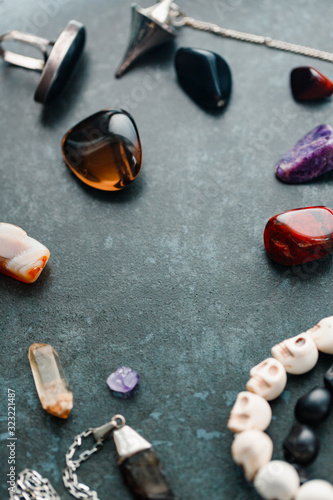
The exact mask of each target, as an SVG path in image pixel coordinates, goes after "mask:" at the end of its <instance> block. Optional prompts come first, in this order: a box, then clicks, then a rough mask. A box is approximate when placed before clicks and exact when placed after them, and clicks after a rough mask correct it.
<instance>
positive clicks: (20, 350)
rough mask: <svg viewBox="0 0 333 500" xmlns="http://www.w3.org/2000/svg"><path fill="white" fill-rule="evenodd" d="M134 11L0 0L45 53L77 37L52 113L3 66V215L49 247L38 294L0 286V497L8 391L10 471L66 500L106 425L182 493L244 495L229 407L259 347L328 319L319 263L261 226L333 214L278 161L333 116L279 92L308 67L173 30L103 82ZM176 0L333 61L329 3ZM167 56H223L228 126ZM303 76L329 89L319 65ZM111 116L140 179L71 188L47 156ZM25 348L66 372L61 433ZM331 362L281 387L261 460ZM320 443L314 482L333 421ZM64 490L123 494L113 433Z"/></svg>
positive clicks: (252, 497)
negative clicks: (294, 211)
mask: <svg viewBox="0 0 333 500" xmlns="http://www.w3.org/2000/svg"><path fill="white" fill-rule="evenodd" d="M130 3H131V0H128V1H125V0H98V1H96V2H92V1H91V0H45V1H44V0H43V1H42V0H2V1H0V33H4V32H6V31H9V30H12V29H18V30H21V31H25V32H32V33H35V34H37V35H39V36H42V37H47V38H49V39H51V40H52V39H55V38H56V37H57V36H58V35H59V33H60V32H61V30H62V29H63V27H64V26H65V25H66V23H67V22H68V21H69V20H70V19H77V20H78V21H80V22H82V23H83V24H84V25H85V26H86V29H87V45H86V47H85V51H84V53H83V56H82V58H81V59H80V61H79V63H78V66H77V67H76V71H75V73H73V76H72V79H71V82H70V85H68V86H67V87H66V89H64V92H63V93H62V94H61V96H59V100H56V101H55V103H54V105H51V104H50V105H49V106H47V107H44V108H43V107H41V106H40V105H39V104H37V103H35V102H34V100H33V92H34V89H35V87H36V85H37V82H38V78H39V76H38V74H36V73H35V72H33V71H27V70H24V69H19V68H14V67H11V66H8V65H6V64H5V63H3V62H1V61H0V89H1V93H0V110H1V121H0V131H1V134H0V144H1V155H0V214H1V221H5V222H9V223H12V224H17V225H18V226H20V227H23V228H24V229H25V230H26V231H27V232H28V234H33V235H34V237H35V238H36V239H38V240H39V241H42V242H43V244H45V245H47V247H48V248H49V249H50V252H51V257H50V260H49V262H48V265H47V267H46V268H45V270H44V271H43V273H42V275H41V277H40V278H39V279H38V281H37V282H36V283H35V284H34V285H25V284H23V283H19V282H17V281H16V280H13V279H10V278H8V277H6V276H3V275H1V276H0V303H1V318H0V326H1V336H0V346H1V349H0V361H1V366H2V367H5V368H3V369H2V370H1V403H0V406H1V414H0V416H1V420H0V438H1V440H0V463H1V465H2V467H1V470H0V498H1V499H6V498H7V497H8V495H7V485H6V481H7V479H6V473H7V471H8V467H9V465H8V464H7V460H8V449H7V447H6V444H7V437H8V434H7V427H8V424H7V421H8V418H7V414H8V405H7V390H8V388H10V389H13V390H15V392H16V427H17V433H16V435H17V444H16V455H17V463H16V467H17V471H21V470H23V469H24V468H26V467H33V468H35V469H36V470H37V471H38V472H40V473H41V474H42V475H43V476H46V477H48V478H49V480H50V481H51V483H52V485H53V486H54V487H55V488H56V490H57V491H58V493H59V495H60V496H61V499H62V500H71V498H72V497H71V496H70V495H69V494H68V493H67V492H66V491H65V488H64V486H63V483H62V478H61V472H62V470H63V468H64V465H65V461H64V456H65V452H66V451H67V449H68V447H69V446H70V445H71V443H72V442H73V438H74V436H75V435H76V434H78V433H80V432H82V431H84V430H86V429H87V428H88V427H97V426H100V425H102V424H104V423H105V422H108V421H109V420H110V418H111V416H112V415H114V414H116V413H120V414H122V415H124V416H125V418H126V419H127V421H128V423H129V425H130V426H131V427H133V428H134V429H135V430H137V431H138V432H140V434H142V435H143V436H144V437H145V438H146V439H148V440H149V442H150V443H152V444H153V446H154V449H155V450H156V452H157V453H158V456H159V458H160V459H161V462H162V463H163V466H164V469H165V472H166V474H167V477H168V479H169V481H170V485H171V487H172V491H173V492H174V495H175V496H176V497H178V498H180V499H182V500H203V499H209V500H230V499H234V500H258V497H257V496H256V494H255V492H254V490H253V488H252V487H251V486H250V485H249V484H248V483H247V481H246V480H245V479H244V477H243V474H242V471H241V470H240V469H239V468H238V467H237V466H236V465H235V464H234V463H233V462H232V458H231V454H230V446H231V443H232V440H233V436H232V435H231V433H229V432H228V430H227V427H226V425H227V421H228V417H229V413H230V410H231V408H232V405H233V403H234V401H235V398H236V395H237V393H238V392H239V391H241V390H244V387H245V384H246V382H247V380H248V378H249V371H250V369H251V368H252V367H253V366H255V365H257V364H258V363H259V362H260V361H262V360H263V359H265V358H267V357H268V356H269V355H270V349H271V347H272V346H273V345H275V344H277V343H278V342H281V341H282V340H283V339H284V338H286V337H291V336H293V335H297V334H298V333H300V332H304V331H306V330H307V329H309V328H311V327H312V326H314V325H315V324H316V323H317V322H318V321H319V320H320V319H321V318H324V317H326V316H331V315H332V314H333V312H332V295H333V266H332V259H331V257H327V258H326V259H324V260H323V261H322V260H321V261H319V260H318V261H315V262H313V263H310V264H307V265H304V266H295V267H293V266H291V267H290V268H285V267H283V266H280V265H278V264H276V263H274V262H272V261H271V260H270V259H269V258H268V257H267V256H266V254H265V250H264V247H263V243H262V232H263V229H264V226H265V224H266V222H267V220H268V219H269V217H271V216H272V215H273V214H277V213H281V212H283V211H285V210H289V209H291V208H296V207H302V206H313V205H318V203H320V204H322V205H324V206H329V207H331V208H333V206H332V204H333V201H332V200H333V196H332V192H333V178H332V177H331V175H330V174H326V175H325V176H324V177H323V178H318V179H317V181H316V182H313V183H311V185H310V184H300V185H297V186H296V185H286V184H283V183H281V182H279V181H278V179H276V177H275V175H274V171H273V168H272V166H273V165H274V164H275V162H276V161H277V160H278V159H279V158H280V157H281V153H282V152H284V151H285V150H286V145H287V147H288V145H292V144H295V143H296V142H297V140H298V139H299V138H300V137H301V136H302V134H303V131H304V132H306V131H308V130H312V129H313V128H314V127H315V126H316V125H318V124H319V123H331V121H332V110H333V108H332V103H330V102H325V103H318V104H314V105H311V107H310V106H308V105H304V104H302V105H300V104H298V103H296V102H295V100H294V99H293V97H292V95H291V92H290V87H289V81H288V76H289V73H290V70H291V68H293V67H295V66H296V65H306V64H310V65H312V64H313V65H314V62H312V61H311V60H309V59H306V58H303V57H301V56H297V55H294V54H285V53H283V52H279V51H274V50H270V49H267V48H264V47H260V46H257V45H251V44H246V43H241V42H237V41H234V40H228V39H223V38H220V37H218V36H214V35H210V34H208V33H202V32H199V31H195V30H191V29H187V28H184V29H183V30H181V31H180V32H179V39H178V41H176V43H175V46H172V45H171V46H169V47H168V46H165V47H161V48H160V49H157V51H155V52H153V53H151V54H147V56H146V57H145V58H144V59H142V60H141V62H138V64H137V65H136V66H135V68H134V67H133V69H132V70H131V71H130V72H129V73H128V74H126V75H124V76H123V78H121V79H120V80H117V79H115V78H114V72H115V70H116V68H117V67H118V65H119V61H120V60H121V58H122V56H123V52H124V48H125V47H126V45H127V42H128V37H129V26H130ZM177 3H178V2H177ZM140 4H141V5H142V6H143V7H148V6H149V5H151V4H152V1H151V0H142V1H140ZM179 4H180V7H181V9H182V10H184V11H185V12H186V13H187V14H188V15H189V16H193V17H194V18H197V19H203V20H206V21H212V22H215V23H218V24H219V25H221V26H225V27H230V28H234V29H238V30H241V31H249V32H253V33H257V34H264V35H270V36H274V37H276V38H279V39H282V40H287V41H290V42H294V43H303V44H305V45H313V46H314V47H318V48H323V49H324V50H332V47H333V32H332V26H331V24H332V23H331V20H332V19H333V2H332V1H331V0H322V1H321V2H313V1H310V0H294V1H293V2H290V1H289V2H286V1H284V0H282V1H280V2H277V1H275V0H246V1H241V0H239V1H237V2H236V1H231V0H230V1H229V0H226V1H224V0H223V1H217V2H215V1H211V2H207V1H203V0H179ZM316 19H320V29H318V23H316V22H315V20H316ZM311 20H313V22H311ZM177 44H178V46H188V47H202V48H205V49H207V50H212V51H214V52H216V53H218V54H221V55H222V56H223V57H224V58H225V59H226V60H227V61H228V63H229V65H230V67H231V70H232V74H233V94H232V99H231V100H230V102H229V105H228V108H227V109H226V112H225V113H223V114H222V115H219V116H215V115H213V114H209V113H205V112H203V111H202V109H200V108H199V107H197V106H196V105H195V104H194V103H193V102H192V101H191V99H189V98H188V97H187V96H186V95H185V94H184V92H183V91H182V89H181V88H179V85H178V83H177V81H176V76H175V71H174V62H173V57H174V55H175V52H176V50H177ZM15 47H16V46H15ZM29 54H31V55H35V54H34V53H33V51H32V50H31V52H30V51H29ZM36 57H38V55H36ZM315 66H316V68H318V70H319V71H321V72H322V73H323V74H327V75H328V76H329V75H330V74H331V75H332V65H331V64H330V63H325V62H322V61H318V62H316V64H315ZM110 107H120V108H124V109H126V110H127V111H128V112H129V113H131V115H132V116H133V117H134V119H135V121H136V123H137V126H138V129H139V131H140V137H141V140H142V147H143V150H144V158H143V166H142V171H141V173H140V175H139V177H138V178H137V180H136V181H135V182H134V183H133V184H132V185H131V186H129V188H128V189H127V190H126V191H121V192H119V193H106V192H105V193H103V192H96V191H95V190H93V189H92V188H89V187H88V186H86V185H82V183H81V182H80V181H79V180H78V179H77V178H76V177H75V176H74V174H72V173H71V172H70V170H69V169H68V167H67V166H66V165H65V163H64V162H63V159H62V154H61V148H60V142H61V138H62V137H63V134H64V133H65V132H66V131H67V130H68V129H69V128H70V127H71V126H72V125H73V124H74V123H78V122H79V121H80V120H82V119H84V118H85V117H86V116H89V115H91V114H93V113H95V112H97V111H99V110H101V109H107V108H110ZM33 342H45V343H48V344H51V345H52V346H53V347H54V348H55V349H56V350H57V352H58V354H59V356H60V358H61V362H62V365H63V368H64V371H65V373H66V377H67V379H68V382H69V384H70V387H71V390H72V392H73V395H74V407H73V410H72V412H71V415H70V417H69V419H68V420H67V421H66V422H62V421H61V422H59V419H58V420H57V419H56V418H53V417H52V416H50V415H48V414H45V412H43V410H42V408H41V407H40V403H39V400H38V396H37V393H36V390H35V387H34V382H33V379H32V377H31V371H30V366H29V361H28V348H29V346H30V345H31V344H32V343H33ZM332 364H333V358H332V357H331V356H327V355H323V356H322V355H321V356H320V359H319V362H318V364H317V366H316V367H315V369H314V370H312V371H311V373H308V374H305V375H303V376H302V377H301V378H299V377H289V380H288V384H287V388H286V389H287V391H286V392H285V393H284V394H283V397H281V398H279V399H278V400H276V401H274V402H273V416H274V420H273V421H272V423H271V425H270V427H269V431H268V432H269V435H270V436H271V437H272V439H273V442H274V445H275V446H274V459H283V452H282V441H283V439H284V437H285V435H286V431H287V430H288V429H289V428H290V427H291V425H292V423H293V419H294V416H293V409H294V406H295V404H296V401H297V399H298V398H299V397H300V396H301V395H303V394H306V393H307V392H308V391H309V390H310V389H312V388H313V387H314V386H315V385H321V384H323V380H322V379H323V375H324V373H325V372H326V370H327V369H328V368H329V367H330V366H331V365H332ZM122 365H123V366H130V367H133V368H135V370H136V371H137V372H138V373H139V374H140V388H139V391H138V393H137V394H135V397H134V398H133V399H120V398H119V399H116V398H114V397H112V394H110V390H109V388H108V386H107V385H106V383H105V380H106V378H107V377H108V375H109V374H110V372H111V371H112V370H113V369H114V368H117V367H118V366H122ZM320 432H321V436H322V438H323V439H322V446H321V452H320V454H319V456H318V458H317V460H316V461H315V462H314V463H313V465H312V466H311V474H309V475H310V477H311V478H318V477H320V478H321V479H326V480H329V481H331V480H332V466H331V462H332V461H331V456H332V444H333V425H332V415H331V416H330V417H329V418H328V419H327V420H326V421H325V422H324V423H323V424H322V426H321V427H320ZM89 445H90V443H89ZM78 476H79V480H80V481H83V482H85V483H87V484H88V485H90V486H91V487H93V488H94V489H96V490H97V491H98V497H99V498H100V499H101V500H108V499H109V498H112V500H132V496H131V494H130V493H129V491H128V490H127V489H126V486H125V485H124V484H123V479H122V476H121V473H120V471H119V470H118V466H117V457H116V453H115V451H114V446H113V443H112V439H109V441H108V442H106V443H105V445H104V447H103V449H102V450H101V451H100V452H99V453H97V454H96V455H94V457H93V458H91V459H89V460H88V461H87V462H86V463H85V464H84V465H82V469H79V471H78Z"/></svg>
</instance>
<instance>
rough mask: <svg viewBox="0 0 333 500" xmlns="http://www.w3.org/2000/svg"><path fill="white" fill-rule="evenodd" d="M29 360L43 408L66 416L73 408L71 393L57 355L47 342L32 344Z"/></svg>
mask: <svg viewBox="0 0 333 500" xmlns="http://www.w3.org/2000/svg"><path fill="white" fill-rule="evenodd" d="M29 361H30V366H31V370H32V374H33V377H34V381H35V384H36V389H37V393H38V397H39V399H40V402H41V404H42V407H43V408H44V410H46V411H47V412H48V413H50V414H51V415H54V416H56V417H60V418H68V416H69V414H70V411H71V409H72V408H73V394H72V393H71V391H70V389H69V387H68V383H67V380H66V377H65V373H64V370H63V368H62V366H61V363H60V359H59V356H58V354H57V352H56V351H55V350H54V349H53V347H52V346H50V345H48V344H37V343H35V344H32V345H31V346H30V347H29Z"/></svg>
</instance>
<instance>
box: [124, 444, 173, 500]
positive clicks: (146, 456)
mask: <svg viewBox="0 0 333 500" xmlns="http://www.w3.org/2000/svg"><path fill="white" fill-rule="evenodd" d="M120 469H121V472H122V475H123V478H124V481H125V483H126V484H127V486H128V487H129V489H130V490H131V492H132V493H133V495H134V497H135V498H137V499H140V500H172V499H174V498H175V497H174V495H173V493H172V491H171V489H170V486H169V485H168V482H167V480H166V478H165V475H164V473H163V470H162V467H161V463H160V460H159V458H158V455H157V453H156V452H155V451H154V450H153V449H149V450H145V451H141V452H139V453H136V454H135V455H133V456H132V457H129V458H127V459H126V460H124V461H123V462H122V463H121V464H120Z"/></svg>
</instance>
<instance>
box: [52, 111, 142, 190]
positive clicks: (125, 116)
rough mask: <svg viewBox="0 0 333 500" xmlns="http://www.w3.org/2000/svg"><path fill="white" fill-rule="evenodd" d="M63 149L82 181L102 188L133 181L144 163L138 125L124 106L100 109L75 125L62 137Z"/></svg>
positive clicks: (125, 184)
mask: <svg viewBox="0 0 333 500" xmlns="http://www.w3.org/2000/svg"><path fill="white" fill-rule="evenodd" d="M62 152H63V156H64V158H65V161H66V163H67V165H68V166H69V168H70V169H71V170H72V171H73V172H74V174H75V175H76V176H77V177H78V178H79V179H80V180H81V181H82V182H84V183H85V184H88V186H92V187H94V188H97V189H101V190H103V191H117V190H119V189H123V188H124V187H126V186H128V185H129V184H131V182H133V181H134V179H136V177H137V176H138V174H139V172H140V169H141V164H142V150H141V142H140V137H139V132H138V129H137V127H136V124H135V122H134V120H133V118H132V116H131V115H130V114H129V113H127V112H126V111H123V110H121V109H109V110H105V111H100V112H98V113H95V114H94V115H91V116H89V117H88V118H86V119H85V120H83V121H82V122H80V123H78V124H77V125H75V127H73V128H72V129H71V130H69V131H68V132H67V134H66V135H65V136H64V138H63V140H62Z"/></svg>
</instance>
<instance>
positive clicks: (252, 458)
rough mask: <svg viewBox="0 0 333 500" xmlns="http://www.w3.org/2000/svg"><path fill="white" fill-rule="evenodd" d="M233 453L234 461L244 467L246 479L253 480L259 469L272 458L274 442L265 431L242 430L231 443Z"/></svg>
mask: <svg viewBox="0 0 333 500" xmlns="http://www.w3.org/2000/svg"><path fill="white" fill-rule="evenodd" d="M231 454H232V458H233V460H234V462H235V463H236V464H237V465H240V466H241V467H242V468H243V471H244V474H245V477H246V479H247V480H248V481H253V479H254V476H255V475H256V473H257V471H258V469H260V467H262V466H263V465H265V464H267V463H268V462H269V461H270V460H271V459H272V454H273V443H272V440H271V438H270V437H269V436H267V434H265V432H262V431H256V430H253V431H245V432H241V433H240V434H237V435H236V437H235V439H234V441H233V443H232V445H231Z"/></svg>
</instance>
